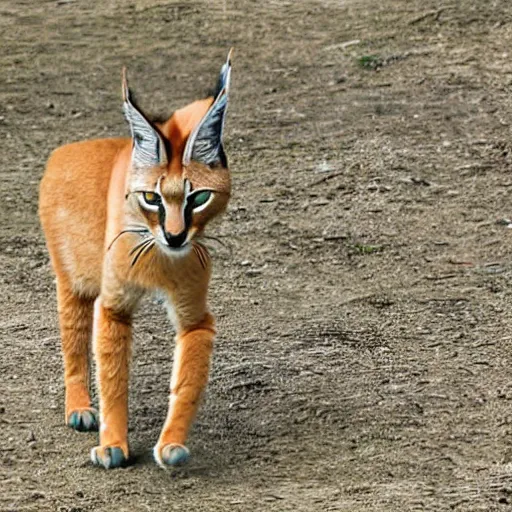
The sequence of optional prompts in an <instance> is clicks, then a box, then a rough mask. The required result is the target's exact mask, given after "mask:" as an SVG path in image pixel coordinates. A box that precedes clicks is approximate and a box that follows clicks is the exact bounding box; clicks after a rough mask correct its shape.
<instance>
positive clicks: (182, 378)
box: [153, 262, 215, 467]
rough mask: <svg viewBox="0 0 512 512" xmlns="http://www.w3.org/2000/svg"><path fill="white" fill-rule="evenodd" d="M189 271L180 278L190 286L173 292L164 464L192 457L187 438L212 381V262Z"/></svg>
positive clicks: (159, 458)
mask: <svg viewBox="0 0 512 512" xmlns="http://www.w3.org/2000/svg"><path fill="white" fill-rule="evenodd" d="M208 263H209V262H208ZM187 271H188V272H187ZM187 271H185V270H183V271H182V272H180V277H181V278H182V279H181V281H180V282H181V283H184V284H186V285H187V288H185V286H183V289H180V287H179V285H178V289H174V290H171V291H170V293H169V295H170V300H171V302H172V305H170V306H171V307H170V309H172V311H173V315H171V317H172V316H175V318H174V319H173V320H174V323H175V325H176V329H177V334H176V348H175V351H174V363H173V369H172V378H171V386H170V391H171V393H170V400H169V410H168V413H167V418H166V420H165V424H164V427H163V429H162V432H161V434H160V438H159V439H158V443H157V444H156V446H155V448H154V450H153V454H154V457H155V460H156V462H157V463H158V464H159V465H160V466H162V467H165V466H177V465H180V464H183V463H184V462H186V461H187V460H188V457H189V451H188V449H187V448H186V447H185V442H186V440H187V435H188V432H189V430H190V427H191V425H192V422H193V420H194V417H195V415H196V412H197V409H198V406H199V401H200V399H201V395H202V393H203V390H204V388H205V386H206V383H207V381H208V371H209V367H210V357H211V353H212V348H213V339H214V337H215V326H214V319H213V316H212V315H211V314H210V313H209V312H208V311H207V308H206V296H207V292H208V282H209V277H210V268H209V265H207V266H206V268H203V267H202V266H199V268H194V266H192V268H188V269H187ZM187 274H188V275H187Z"/></svg>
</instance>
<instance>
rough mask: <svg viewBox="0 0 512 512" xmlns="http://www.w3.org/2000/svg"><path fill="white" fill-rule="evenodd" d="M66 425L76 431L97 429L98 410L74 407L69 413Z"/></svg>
mask: <svg viewBox="0 0 512 512" xmlns="http://www.w3.org/2000/svg"><path fill="white" fill-rule="evenodd" d="M67 425H68V427H71V428H72V429H74V430H77V431H78V432H91V431H97V430H98V411H97V410H96V409H92V408H91V407H88V408H86V409H75V410H74V411H71V412H70V413H69V415H68V421H67Z"/></svg>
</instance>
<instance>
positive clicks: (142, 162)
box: [122, 68, 167, 167]
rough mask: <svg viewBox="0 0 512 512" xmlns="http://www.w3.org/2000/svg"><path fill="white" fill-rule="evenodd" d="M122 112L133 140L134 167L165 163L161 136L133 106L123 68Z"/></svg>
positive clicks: (164, 150) (164, 148) (165, 155)
mask: <svg viewBox="0 0 512 512" xmlns="http://www.w3.org/2000/svg"><path fill="white" fill-rule="evenodd" d="M122 89H123V100H124V101H123V111H124V115H125V117H126V120H127V121H128V123H129V125H130V130H131V132H132V138H133V151H132V162H133V165H135V166H136V167H154V166H156V165H163V164H166V163H167V151H166V147H165V143H164V141H163V138H162V136H161V135H160V133H159V132H158V129H157V128H156V127H154V126H153V125H152V124H151V122H150V121H149V120H148V119H147V118H146V116H145V115H144V114H143V113H142V111H141V110H140V109H139V108H138V107H137V105H136V104H135V102H134V100H133V98H132V93H131V91H130V89H129V87H128V82H127V80H126V69H124V68H123V85H122Z"/></svg>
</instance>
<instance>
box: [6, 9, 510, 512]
mask: <svg viewBox="0 0 512 512" xmlns="http://www.w3.org/2000/svg"><path fill="white" fill-rule="evenodd" d="M0 41H1V50H2V51H1V52H0V53H1V55H0V139H1V140H2V153H1V154H2V157H1V161H0V180H1V192H2V200H1V201H0V219H1V223H0V287H1V288H0V291H1V297H2V317H1V320H0V344H1V356H0V374H1V380H0V423H1V428H0V432H1V433H0V440H1V442H0V457H1V458H0V460H1V466H0V488H1V492H0V508H1V510H5V511H25V510H27V511H28V510H30V511H49V510H52V511H53V510H58V511H61V512H64V511H67V512H85V511H111V510H116V511H125V510H126V511H147V510H151V511H164V510H165V511H168V510H190V511H221V510H229V511H251V512H252V511H299V510H300V511H328V510H340V511H350V512H357V511H363V510H364V511H406V510H433V511H442V510H455V511H462V510H464V511H469V510H471V511H474V510H475V511H476V510H481V511H489V510H506V509H507V508H508V507H510V506H511V504H512V445H511V443H512V436H511V432H510V431H511V428H512V427H511V425H512V384H511V378H510V376H511V374H512V369H511V367H512V351H511V349H510V347H511V344H512V321H511V320H510V317H509V315H508V314H507V312H508V309H509V304H510V300H511V289H512V288H511V286H510V281H511V279H512V266H511V262H510V256H509V255H510V253H511V236H510V235H511V233H512V232H511V231H510V230H509V229H508V228H507V225H508V218H509V217H512V209H511V205H510V190H511V187H512V176H511V174H510V170H511V158H512V153H511V142H510V139H511V137H510V135H511V129H510V120H511V119H512V100H511V94H510V92H511V85H512V53H511V48H512V4H511V3H510V2H508V1H506V0H489V1H487V2H482V1H479V0H460V1H450V0H446V1H438V0H422V1H418V0H408V1H407V0H381V1H380V2H375V1H371V0H359V1H356V0H351V1H346V2H343V1H333V0H324V1H308V2H306V1H303V2H291V1H281V2H279V1H269V2H255V1H250V0H229V1H228V0H225V1H220V0H219V1H210V2H206V1H197V2H169V1H167V0H135V1H132V2H126V1H121V0H106V1H103V2H99V1H96V2H85V1H79V0H57V1H55V0H52V1H39V2H32V1H30V2H29V1H28V0H24V1H16V2H15V1H14V0H3V1H2V3H1V4H0ZM231 45H234V46H235V48H236V50H235V51H236V53H235V58H234V71H233V95H232V103H231V107H230V111H229V119H228V124H227V129H226V147H227V150H228V154H229V156H230V161H231V166H232V172H233V178H234V197H233V200H232V202H231V205H230V208H229V211H228V213H227V214H226V216H225V217H224V219H223V222H222V223H221V224H219V225H218V226H214V227H212V229H211V231H210V232H211V233H212V234H215V235H217V236H219V237H220V238H221V240H222V241H223V242H224V244H226V246H227V247H223V246H221V245H218V246H217V250H216V251H215V253H216V255H215V262H216V263H215V276H214V279H213V283H212V291H211V306H212V309H213V311H214V313H215V314H216V315H217V318H218V328H219V335H218V340H217V343H216V351H215V357H214V362H213V369H212V374H211V380H210V384H209V387H208V392H207V394H206V396H205V400H204V404H203V407H202V409H201V412H200V415H199V417H198V419H197V422H196V424H195V427H194V429H193V432H192V435H191V438H190V443H189V446H190V448H191V450H192V454H193V459H192V460H191V463H190V464H189V466H188V468H187V469H186V470H184V471H181V472H179V473H172V472H164V471H162V470H161V469H159V468H158V467H156V465H155V464H154V463H153V461H152V459H151V453H150V450H151V447H152V446H153V444H154V442H155V441H156V439H157V436H158V434H159V429H160V427H161V425H162V422H163V420H164V417H165V412H166V403H167V388H168V381H169V377H170V370H171V364H172V337H173V332H172V330H171V327H170V325H169V323H168V322H166V320H165V312H164V311H163V310H162V308H161V307H159V305H158V304H157V303H156V301H154V300H151V299H148V300H147V301H146V302H145V303H144V305H143V307H142V308H141V311H140V313H139V314H138V318H137V323H136V331H135V357H134V362H133V374H132V387H131V397H130V400H131V402H130V403H131V423H130V431H131V432H130V436H131V446H132V449H133V451H134V453H135V455H136V456H137V460H136V463H135V464H134V465H133V466H131V467H130V468H128V469H125V470H116V471H111V472H105V471H102V470H99V469H96V468H93V467H92V466H91V465H90V463H89V461H88V453H89V450H90V448H91V447H92V446H94V445H95V444H96V435H94V434H78V433H75V432H73V431H71V430H69V429H68V428H66V427H65V426H64V424H63V382H62V370H61V358H60V348H59V335H58V327H57V317H56V304H55V293H54V282H53V276H52V274H51V272H50V268H49V264H48V255H47V251H46V248H45V244H44V239H43V236H42V234H41V230H40V227H39V223H38V219H37V194H38V182H39V180H40V177H41V175H42V172H43V166H44V162H45V160H46V158H47V157H48V154H49V152H50V151H51V150H52V149H53V148H55V147H56V146H58V145H60V144H63V143H65V142H70V141H72V140H77V139H83V138H92V137H102V136H107V135H121V134H127V127H126V126H125V124H124V120H123V117H122V113H121V108H120V104H121V100H120V79H119V78H120V69H121V66H122V65H127V66H128V68H129V71H130V78H131V83H132V85H133V86H134V87H135V89H136V90H137V92H138V97H139V98H140V100H141V103H142V105H143V106H144V107H146V108H147V109H148V110H153V111H164V112H168V113H170V112H172V110H173V109H175V108H178V107H180V106H182V105H184V104H186V103H188V102H189V101H191V100H193V99H195V98H197V97H200V96H201V95H202V94H203V92H204V91H206V90H207V89H208V88H209V87H210V85H212V84H213V81H214V80H215V77H216V74H217V71H218V68H219V65H220V64H221V63H222V62H223V59H224V58H225V55H226V51H227V49H228V48H229V47H230V46H231Z"/></svg>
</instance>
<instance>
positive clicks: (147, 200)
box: [139, 192, 162, 213]
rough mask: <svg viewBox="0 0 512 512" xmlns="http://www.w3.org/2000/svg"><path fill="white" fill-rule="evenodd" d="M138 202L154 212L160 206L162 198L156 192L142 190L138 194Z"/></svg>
mask: <svg viewBox="0 0 512 512" xmlns="http://www.w3.org/2000/svg"><path fill="white" fill-rule="evenodd" d="M139 204H140V205H141V206H142V208H144V209H145V210H148V211H150V212H155V213H156V212H158V210H159V209H160V207H161V206H162V198H161V197H160V196H159V195H158V194H157V193H156V192H142V193H141V194H140V195H139Z"/></svg>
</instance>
